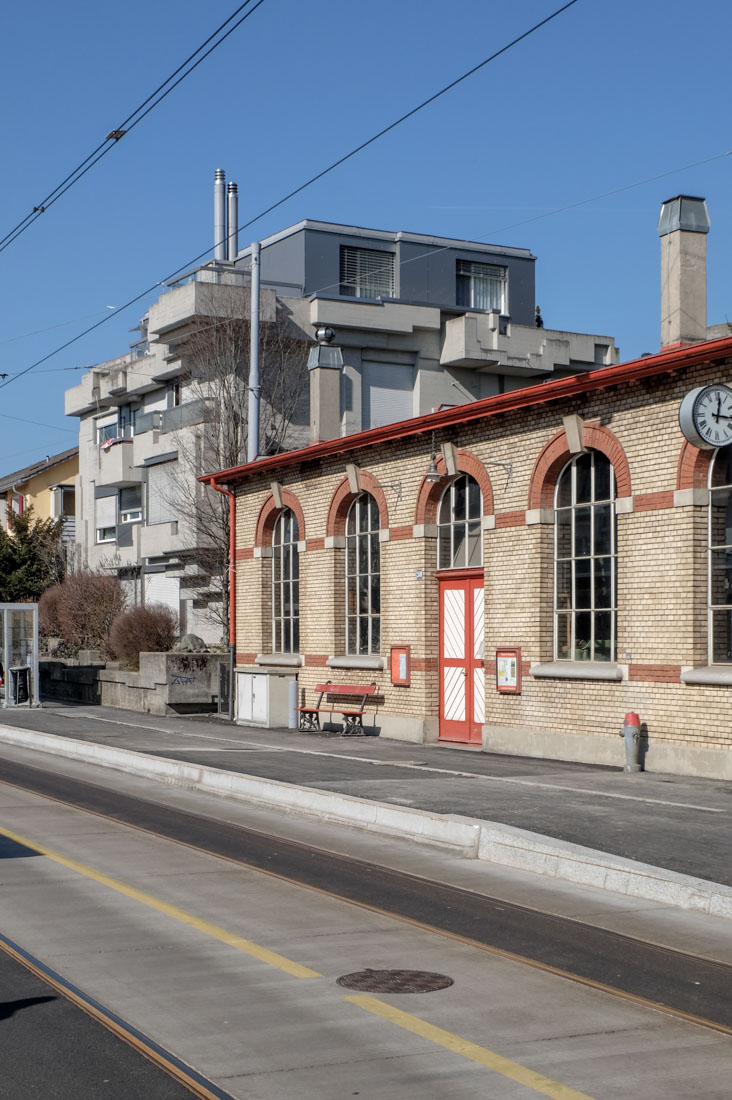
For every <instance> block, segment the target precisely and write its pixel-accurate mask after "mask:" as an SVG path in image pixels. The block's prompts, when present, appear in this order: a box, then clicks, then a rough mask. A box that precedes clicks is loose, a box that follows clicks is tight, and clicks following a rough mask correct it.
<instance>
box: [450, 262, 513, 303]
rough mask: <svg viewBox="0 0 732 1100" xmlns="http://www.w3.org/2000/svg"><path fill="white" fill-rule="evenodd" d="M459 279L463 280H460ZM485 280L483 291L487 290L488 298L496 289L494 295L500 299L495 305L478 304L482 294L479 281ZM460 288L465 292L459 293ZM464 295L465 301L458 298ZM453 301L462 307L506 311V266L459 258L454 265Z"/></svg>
mask: <svg viewBox="0 0 732 1100" xmlns="http://www.w3.org/2000/svg"><path fill="white" fill-rule="evenodd" d="M461 280H465V281H464V282H461ZM481 282H485V286H483V287H482V290H483V292H484V293H485V292H486V291H487V296H488V297H489V298H491V297H493V292H494V291H495V290H498V294H497V295H496V297H498V298H499V299H500V301H499V302H498V303H497V304H495V305H492V304H491V305H479V304H477V303H478V302H480V301H481V298H482V295H481V294H480V293H478V292H479V289H480V283H481ZM461 289H462V291H464V292H465V293H463V294H461ZM461 297H466V298H467V299H468V300H467V301H466V302H461V301H460V298H461ZM455 302H456V304H457V305H458V306H460V307H461V308H462V309H474V310H486V311H487V310H491V311H493V310H497V311H498V312H499V313H501V314H507V313H508V268H507V267H501V266H499V265H498V264H487V263H481V262H479V261H476V260H462V259H459V260H457V262H456V265H455Z"/></svg>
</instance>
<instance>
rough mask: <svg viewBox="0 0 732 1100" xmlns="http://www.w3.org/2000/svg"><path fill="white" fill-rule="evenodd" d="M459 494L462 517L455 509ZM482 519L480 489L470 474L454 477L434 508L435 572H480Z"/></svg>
mask: <svg viewBox="0 0 732 1100" xmlns="http://www.w3.org/2000/svg"><path fill="white" fill-rule="evenodd" d="M462 490H464V494H463V499H464V502H465V509H464V511H465V514H464V515H461V514H460V513H461V512H462V511H463V509H462V508H461V507H460V508H459V507H458V503H459V499H460V495H461V491H462ZM482 519H483V494H482V493H481V491H480V485H479V484H478V482H477V481H476V480H475V478H474V477H471V476H470V474H458V475H457V477H454V478H453V479H452V481H451V482H450V484H449V485H448V486H447V487H446V488H445V491H444V492H443V494H442V496H441V497H440V503H439V504H438V506H437V568H438V569H480V568H482V566H483V531H482ZM476 550H477V553H476ZM471 558H472V560H471Z"/></svg>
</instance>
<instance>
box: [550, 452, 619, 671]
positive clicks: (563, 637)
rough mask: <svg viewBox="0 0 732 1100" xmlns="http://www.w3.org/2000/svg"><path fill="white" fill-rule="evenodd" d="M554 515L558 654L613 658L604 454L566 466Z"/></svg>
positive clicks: (613, 584) (611, 513)
mask: <svg viewBox="0 0 732 1100" xmlns="http://www.w3.org/2000/svg"><path fill="white" fill-rule="evenodd" d="M554 515H555V527H554V530H555V558H554V560H555V569H554V578H555V603H554V619H555V639H556V642H555V645H556V658H557V660H560V661H561V660H564V661H613V660H615V634H616V592H617V578H616V553H617V551H616V537H615V474H614V472H613V468H612V466H611V465H610V462H609V460H608V459H607V458H606V457H605V456H604V455H603V454H601V453H600V452H599V451H589V452H587V453H586V454H581V455H578V456H577V457H576V458H574V459H572V461H571V462H570V463H569V464H568V465H567V466H565V467H564V469H563V470H562V473H561V474H560V476H559V481H558V482H557V488H556V494H555V513H554Z"/></svg>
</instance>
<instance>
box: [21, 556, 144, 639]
mask: <svg viewBox="0 0 732 1100" xmlns="http://www.w3.org/2000/svg"><path fill="white" fill-rule="evenodd" d="M126 602H127V598H126V596H125V592H124V589H123V587H122V584H121V583H120V581H118V580H117V578H116V577H109V576H106V575H105V574H103V573H91V572H81V573H73V574H72V575H71V576H70V577H67V578H66V580H65V581H64V582H63V583H62V584H57V585H54V586H53V588H49V589H47V591H46V592H44V594H43V596H42V597H41V600H40V605H39V609H38V625H39V628H40V630H41V633H42V634H44V635H46V636H49V635H54V636H57V637H59V638H62V639H63V640H64V642H65V643H66V644H67V645H68V646H69V647H70V648H71V649H72V650H79V649H101V650H102V651H103V652H107V651H108V649H109V635H110V631H111V629H112V623H113V622H114V620H115V618H116V617H117V616H118V615H119V614H120V612H121V611H123V610H124V607H125V603H126Z"/></svg>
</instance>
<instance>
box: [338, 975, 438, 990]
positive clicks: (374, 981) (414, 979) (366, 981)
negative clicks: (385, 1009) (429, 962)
mask: <svg viewBox="0 0 732 1100" xmlns="http://www.w3.org/2000/svg"><path fill="white" fill-rule="evenodd" d="M453 984H454V982H453V980H452V978H448V976H447V974H433V973H431V972H430V971H429V970H357V971H356V972H355V974H344V975H343V977H342V978H338V985H344V986H345V987H346V989H360V990H361V992H363V993H432V992H434V990H436V989H447V987H448V986H449V985H453Z"/></svg>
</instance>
